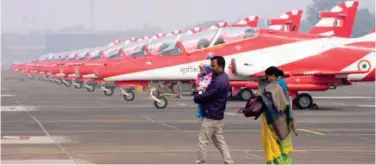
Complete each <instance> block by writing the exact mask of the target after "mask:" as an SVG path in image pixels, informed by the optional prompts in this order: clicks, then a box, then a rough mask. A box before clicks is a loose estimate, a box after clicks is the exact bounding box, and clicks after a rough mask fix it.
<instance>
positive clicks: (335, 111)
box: [1, 72, 375, 164]
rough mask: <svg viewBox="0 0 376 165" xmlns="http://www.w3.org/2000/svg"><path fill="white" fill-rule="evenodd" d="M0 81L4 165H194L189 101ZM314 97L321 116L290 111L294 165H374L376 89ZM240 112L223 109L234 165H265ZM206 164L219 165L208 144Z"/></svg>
mask: <svg viewBox="0 0 376 165" xmlns="http://www.w3.org/2000/svg"><path fill="white" fill-rule="evenodd" d="M1 80H2V81H1V82H2V83H1V93H2V97H1V106H2V107H1V116H2V120H1V136H2V138H1V142H2V144H1V149H2V152H1V154H2V163H4V164H5V163H18V164H19V163H21V164H23V163H37V164H40V163H51V164H56V163H62V164H66V163H68V164H72V163H85V164H86V163H90V164H110V163H116V164H117V163H119V164H128V163H151V164H194V163H195V159H196V152H197V143H198V141H197V133H198V130H199V129H200V123H199V121H198V120H197V119H196V117H195V110H196V105H195V104H194V103H193V101H192V97H191V96H185V97H183V98H182V99H174V98H169V105H168V108H167V109H163V110H158V109H156V108H154V105H153V102H152V101H151V100H150V99H149V98H148V97H147V94H146V93H142V94H137V95H136V98H135V100H134V101H133V102H126V101H125V100H124V99H123V97H122V96H121V95H120V90H119V89H117V90H115V92H114V95H113V96H105V95H104V94H103V91H102V90H101V89H99V88H97V89H96V90H95V91H94V92H92V93H90V92H87V91H86V89H74V87H65V86H64V85H56V84H52V83H49V82H44V81H39V80H37V79H35V80H30V79H28V78H27V77H26V76H23V75H21V74H18V73H12V72H3V73H2V79H1ZM312 95H313V96H314V98H315V102H316V103H317V104H318V105H319V107H320V109H318V110H294V117H295V119H296V123H297V127H298V133H299V136H294V137H293V145H294V151H293V160H294V163H299V164H321V163H325V164H329V163H335V164H350V163H351V164H358V163H367V164H374V163H375V85H374V83H367V84H364V83H363V84H362V83H357V84H356V85H354V86H352V87H342V88H339V89H337V90H335V91H328V92H313V93H312ZM244 104H245V102H242V101H230V102H229V103H228V109H227V111H226V116H225V133H224V136H225V139H226V142H227V144H228V145H229V147H230V150H231V155H232V157H233V159H234V161H235V163H237V164H246V163H247V164H257V163H264V162H265V161H264V153H263V150H262V148H261V147H262V146H261V143H260V125H259V122H260V121H259V120H253V119H252V118H245V117H244V116H242V115H239V114H236V111H237V110H238V109H239V108H241V107H243V106H244ZM207 163H209V164H213V163H216V164H220V163H223V161H222V160H221V155H220V153H219V152H218V150H217V149H216V148H215V147H213V145H212V144H210V147H209V152H208V160H207Z"/></svg>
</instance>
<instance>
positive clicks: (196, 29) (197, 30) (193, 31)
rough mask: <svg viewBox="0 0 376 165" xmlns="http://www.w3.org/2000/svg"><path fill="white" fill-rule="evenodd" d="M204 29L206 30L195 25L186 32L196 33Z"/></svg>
mask: <svg viewBox="0 0 376 165" xmlns="http://www.w3.org/2000/svg"><path fill="white" fill-rule="evenodd" d="M203 30H204V28H202V27H194V28H192V29H190V30H188V31H187V32H186V34H195V33H198V32H201V31H203Z"/></svg>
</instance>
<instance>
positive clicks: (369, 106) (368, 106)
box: [356, 105, 375, 108]
mask: <svg viewBox="0 0 376 165" xmlns="http://www.w3.org/2000/svg"><path fill="white" fill-rule="evenodd" d="M356 106H357V107H367V108H375V105H356Z"/></svg>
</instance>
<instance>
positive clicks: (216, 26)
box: [209, 22, 228, 29]
mask: <svg viewBox="0 0 376 165" xmlns="http://www.w3.org/2000/svg"><path fill="white" fill-rule="evenodd" d="M227 26H228V23H227V22H218V23H216V24H214V25H212V26H210V27H209V29H216V28H221V27H227Z"/></svg>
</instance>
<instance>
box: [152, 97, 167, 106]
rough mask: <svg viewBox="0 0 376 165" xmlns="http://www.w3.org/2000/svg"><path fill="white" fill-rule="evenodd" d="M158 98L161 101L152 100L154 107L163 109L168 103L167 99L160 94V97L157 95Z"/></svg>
mask: <svg viewBox="0 0 376 165" xmlns="http://www.w3.org/2000/svg"><path fill="white" fill-rule="evenodd" d="M158 99H159V100H161V101H162V103H158V102H157V101H154V106H155V108H157V109H165V108H166V107H167V105H168V101H167V99H166V97H163V96H162V97H159V98H158Z"/></svg>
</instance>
